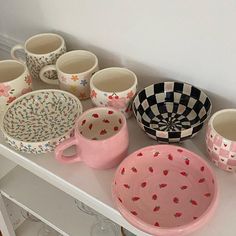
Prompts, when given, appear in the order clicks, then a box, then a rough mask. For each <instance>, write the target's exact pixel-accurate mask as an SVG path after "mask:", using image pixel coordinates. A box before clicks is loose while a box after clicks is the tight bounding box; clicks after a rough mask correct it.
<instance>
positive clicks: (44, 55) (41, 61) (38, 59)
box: [11, 33, 66, 84]
mask: <svg viewBox="0 0 236 236" xmlns="http://www.w3.org/2000/svg"><path fill="white" fill-rule="evenodd" d="M18 50H23V51H24V52H25V55H26V65H27V67H28V69H29V72H30V74H31V76H32V78H33V79H38V78H39V72H40V70H41V69H42V68H43V67H44V66H46V65H51V64H55V63H56V60H57V59H58V58H59V56H61V55H62V54H64V53H65V52H66V44H65V41H64V39H63V38H62V37H61V36H60V35H58V34H53V33H43V34H37V35H34V36H32V37H31V38H29V39H27V40H26V42H25V43H24V45H20V44H17V45H15V46H14V47H13V48H12V49H11V56H12V58H13V59H15V60H18V61H20V62H24V60H23V59H21V58H20V57H18V56H17V55H16V52H17V51H18ZM24 63H25V62H24ZM45 76H46V77H47V78H48V83H49V84H55V82H54V80H55V79H56V73H55V72H54V71H48V72H47V74H46V75H45Z"/></svg>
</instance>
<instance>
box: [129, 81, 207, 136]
mask: <svg viewBox="0 0 236 236" xmlns="http://www.w3.org/2000/svg"><path fill="white" fill-rule="evenodd" d="M165 83H181V84H183V85H184V84H187V85H190V86H191V87H194V88H196V89H197V90H199V91H200V92H201V93H203V94H204V95H205V96H206V98H208V99H209V102H210V108H209V110H208V112H207V113H206V114H207V116H206V118H205V119H204V120H203V121H201V122H199V123H197V124H194V125H192V126H191V127H190V128H188V129H183V130H180V131H161V130H158V129H153V128H151V127H149V126H146V125H144V124H143V123H142V121H140V120H139V119H138V118H137V115H136V114H135V109H134V106H135V105H134V101H135V99H136V98H138V96H139V94H140V93H141V92H142V91H143V90H145V89H146V88H149V87H153V86H154V85H157V84H158V85H159V84H165ZM132 110H133V113H134V116H135V118H136V121H137V122H138V123H140V124H141V125H142V126H144V127H146V128H148V129H151V130H154V131H160V132H163V133H166V134H167V133H179V132H180V133H181V132H183V131H187V130H191V129H193V128H195V127H198V126H200V125H201V124H204V123H205V122H206V121H207V120H208V119H209V117H210V115H211V110H212V102H211V100H210V98H209V97H208V96H207V94H206V93H205V92H204V91H202V90H201V89H199V88H197V87H195V86H193V85H192V84H189V83H185V82H180V81H165V82H160V83H155V84H151V85H149V86H146V87H145V88H143V89H142V90H140V91H139V92H138V93H137V95H136V96H135V98H134V100H133V104H132ZM137 113H138V109H137ZM145 132H146V131H145ZM192 135H193V134H192ZM192 135H191V136H192ZM155 136H157V134H155ZM158 137H159V136H158ZM166 139H168V138H166Z"/></svg>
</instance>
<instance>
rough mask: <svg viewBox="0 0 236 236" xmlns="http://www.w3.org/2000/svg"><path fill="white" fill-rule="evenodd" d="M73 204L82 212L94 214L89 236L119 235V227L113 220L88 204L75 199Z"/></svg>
mask: <svg viewBox="0 0 236 236" xmlns="http://www.w3.org/2000/svg"><path fill="white" fill-rule="evenodd" d="M75 204H76V206H77V208H78V209H80V210H81V211H82V212H84V213H86V214H88V215H91V216H94V217H95V218H96V220H95V223H94V224H93V225H92V227H91V229H90V235H91V236H119V235H120V234H119V227H118V225H117V224H115V223H114V222H113V221H111V220H109V219H107V218H106V217H104V216H102V215H101V214H99V213H98V212H96V211H95V210H93V209H92V208H90V207H89V206H87V205H85V204H84V203H82V202H80V201H78V200H75Z"/></svg>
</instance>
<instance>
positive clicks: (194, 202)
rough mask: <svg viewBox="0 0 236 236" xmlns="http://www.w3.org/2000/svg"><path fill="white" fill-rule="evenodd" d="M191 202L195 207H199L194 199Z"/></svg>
mask: <svg viewBox="0 0 236 236" xmlns="http://www.w3.org/2000/svg"><path fill="white" fill-rule="evenodd" d="M190 202H191V203H192V204H193V205H194V206H197V205H198V204H197V202H196V201H195V200H193V199H191V200H190Z"/></svg>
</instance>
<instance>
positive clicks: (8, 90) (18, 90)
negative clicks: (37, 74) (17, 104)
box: [0, 60, 32, 113]
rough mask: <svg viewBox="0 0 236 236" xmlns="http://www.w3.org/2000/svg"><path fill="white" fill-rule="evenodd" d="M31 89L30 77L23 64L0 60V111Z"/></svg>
mask: <svg viewBox="0 0 236 236" xmlns="http://www.w3.org/2000/svg"><path fill="white" fill-rule="evenodd" d="M31 91H32V79H31V76H30V74H29V71H28V69H27V67H26V65H25V64H23V63H21V62H18V61H15V60H3V61H0V113H2V112H3V111H4V110H5V109H6V108H7V106H8V105H9V104H10V103H11V102H12V101H14V100H15V99H16V98H17V97H19V96H21V95H23V94H25V93H28V92H31Z"/></svg>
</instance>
